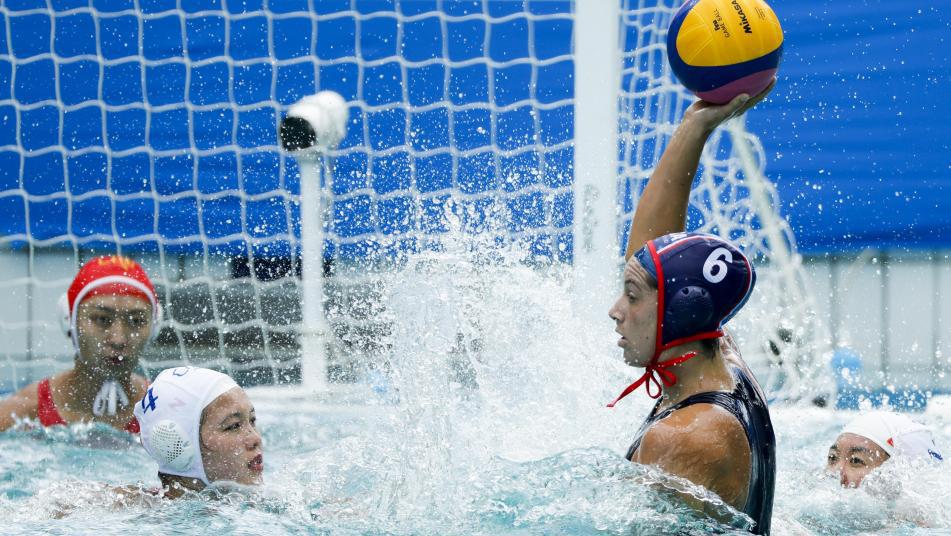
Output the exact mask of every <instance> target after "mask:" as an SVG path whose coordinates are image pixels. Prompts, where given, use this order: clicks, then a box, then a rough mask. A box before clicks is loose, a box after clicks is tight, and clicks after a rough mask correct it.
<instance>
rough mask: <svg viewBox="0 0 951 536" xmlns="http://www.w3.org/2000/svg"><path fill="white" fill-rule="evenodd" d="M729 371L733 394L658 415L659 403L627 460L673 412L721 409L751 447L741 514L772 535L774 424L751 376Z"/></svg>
mask: <svg viewBox="0 0 951 536" xmlns="http://www.w3.org/2000/svg"><path fill="white" fill-rule="evenodd" d="M730 370H731V371H732V373H733V377H734V378H735V379H736V387H735V388H734V389H733V392H731V393H725V392H709V393H699V394H696V395H693V396H691V397H688V398H686V399H684V400H682V401H680V402H679V403H677V404H675V405H674V406H671V407H670V408H667V409H665V410H664V411H662V412H660V413H657V407H658V405H660V402H658V403H657V405H655V406H654V409H653V410H651V412H650V415H648V416H647V420H645V421H644V424H642V425H641V428H640V429H639V430H638V431H637V435H635V437H634V443H632V444H631V448H630V449H628V451H627V456H626V457H627V459H628V460H631V459H632V458H633V457H634V453H635V452H637V448H638V447H639V446H640V445H641V439H643V437H644V434H645V433H647V430H648V429H649V428H650V427H651V426H652V425H653V424H654V423H655V422H657V421H659V420H661V419H664V418H665V417H667V416H669V415H670V414H671V413H673V412H674V411H677V410H678V409H681V408H685V407H687V406H692V405H693V404H713V405H716V406H720V407H721V408H723V409H725V410H727V411H729V412H730V413H732V414H733V416H734V417H736V420H738V421H740V424H741V425H742V426H743V430H744V431H745V432H746V440H747V441H748V442H749V445H750V463H751V467H750V483H749V488H748V489H749V491H748V492H747V497H746V505H745V506H744V507H743V509H742V511H743V513H745V514H746V515H748V516H750V517H751V518H753V521H755V522H756V526H755V527H753V529H752V532H753V533H754V534H769V522H770V517H771V516H772V513H773V490H774V488H775V484H776V438H775V436H774V435H773V425H772V423H771V422H770V420H769V409H768V408H767V407H766V399H765V397H764V396H763V393H762V392H761V391H760V389H759V387H758V386H757V385H756V383H755V382H754V381H753V380H752V378H750V376H749V374H747V373H746V371H745V370H743V369H741V368H739V367H736V366H734V365H730Z"/></svg>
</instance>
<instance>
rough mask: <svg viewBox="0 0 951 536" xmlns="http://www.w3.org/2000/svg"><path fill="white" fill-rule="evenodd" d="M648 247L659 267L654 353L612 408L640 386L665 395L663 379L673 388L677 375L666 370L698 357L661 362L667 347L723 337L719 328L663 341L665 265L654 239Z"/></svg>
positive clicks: (649, 392) (690, 354)
mask: <svg viewBox="0 0 951 536" xmlns="http://www.w3.org/2000/svg"><path fill="white" fill-rule="evenodd" d="M647 250H648V251H649V252H650V254H651V259H653V261H654V268H655V269H656V270H657V334H656V336H655V338H654V355H653V357H651V360H650V362H649V363H648V364H647V366H646V367H644V369H645V370H644V374H642V375H641V377H640V378H638V379H637V380H636V381H635V382H634V383H632V384H631V385H628V386H627V389H624V391H623V392H622V393H621V395H620V396H618V397H617V398H615V399H614V402H611V403H610V404H608V407H609V408H613V407H614V405H615V404H617V403H618V402H620V401H621V399H622V398H624V397H625V396H627V395H629V394H631V393H633V392H634V391H635V390H636V389H637V388H638V387H640V386H641V385H646V387H645V389H646V390H647V396H649V397H651V398H654V399H656V398H660V395H662V394H663V392H664V390H663V387H662V386H661V382H663V384H664V386H667V387H672V386H673V385H674V384H675V383H677V375H676V374H674V373H673V372H671V371H669V370H667V369H668V368H670V367H673V366H675V365H679V364H681V363H683V362H684V361H687V360H689V359H692V358H694V357H696V356H697V352H687V353H686V354H683V355H680V356H677V357H673V358H671V359H668V360H666V361H658V359H660V354H661V353H662V352H664V351H665V350H667V349H669V348H673V347H674V346H679V345H681V344H686V343H688V342H693V341H699V340H701V339H714V338H717V337H722V336H723V331H721V330H717V331H713V332H707V333H698V334H697V335H693V336H690V337H684V338H681V339H675V340H672V341H670V342H668V343H666V344H665V343H663V340H664V310H665V309H664V267H663V266H662V265H661V262H660V255H658V254H657V247H656V246H655V245H654V241H653V240H650V241H648V242H647ZM657 376H660V380H658V379H657ZM651 387H654V388H656V389H657V390H656V391H654V390H653V389H651Z"/></svg>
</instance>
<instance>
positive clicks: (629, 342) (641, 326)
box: [608, 257, 657, 367]
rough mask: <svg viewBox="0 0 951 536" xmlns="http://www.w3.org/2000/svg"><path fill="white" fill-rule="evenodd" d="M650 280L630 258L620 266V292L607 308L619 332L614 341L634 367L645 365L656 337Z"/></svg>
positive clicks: (652, 350) (652, 352) (654, 297)
mask: <svg viewBox="0 0 951 536" xmlns="http://www.w3.org/2000/svg"><path fill="white" fill-rule="evenodd" d="M650 279H651V277H650V274H648V273H647V271H646V270H644V267H643V266H641V264H640V263H639V262H637V260H636V259H635V258H634V257H631V258H630V259H629V260H628V261H627V265H626V266H625V267H624V291H623V292H622V293H621V296H620V297H619V298H618V299H617V301H616V302H614V306H613V307H611V310H610V311H608V315H610V317H611V319H613V320H614V323H615V324H616V325H617V328H616V330H615V331H617V333H618V334H619V335H621V339H620V340H619V341H618V343H617V344H618V346H620V347H621V348H624V361H625V362H626V363H627V364H628V365H631V366H634V367H644V366H647V364H648V363H649V362H650V359H651V357H652V356H653V354H654V341H655V340H656V339H657V289H656V288H654V287H653V285H651V283H650Z"/></svg>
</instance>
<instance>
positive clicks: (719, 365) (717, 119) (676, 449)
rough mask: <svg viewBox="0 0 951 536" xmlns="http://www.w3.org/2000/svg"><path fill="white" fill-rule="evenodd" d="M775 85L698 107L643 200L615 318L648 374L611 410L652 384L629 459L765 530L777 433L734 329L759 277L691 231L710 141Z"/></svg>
mask: <svg viewBox="0 0 951 536" xmlns="http://www.w3.org/2000/svg"><path fill="white" fill-rule="evenodd" d="M774 83H775V82H774ZM772 86H773V84H770V86H769V87H767V88H766V90H764V91H763V92H762V93H761V94H759V95H756V96H754V97H752V98H750V97H749V96H747V95H741V96H739V97H737V98H735V99H733V101H731V102H730V103H728V104H725V105H713V104H710V103H707V102H704V101H697V102H695V103H694V104H692V105H691V106H690V108H688V109H687V111H686V113H685V114H684V118H683V120H682V121H681V124H680V125H679V127H678V128H677V131H676V133H675V134H674V136H673V138H672V139H671V141H670V143H669V145H668V146H667V148H666V149H665V151H664V154H663V156H662V157H661V160H660V162H659V163H658V165H657V168H656V169H655V170H654V173H653V175H652V176H651V178H650V180H649V181H648V184H647V186H646V187H645V189H644V193H643V194H642V196H641V199H640V201H639V202H638V205H637V211H636V212H635V214H634V221H633V222H632V224H631V232H630V235H629V239H628V248H627V255H626V258H627V264H626V266H625V268H624V291H623V294H622V295H621V297H620V298H619V299H618V300H617V302H616V303H615V304H614V306H613V307H612V308H611V310H610V312H609V314H610V316H611V318H612V319H613V320H614V322H615V324H616V326H617V330H616V331H617V332H618V334H620V335H621V339H620V340H619V341H618V345H619V346H621V347H622V348H623V349H624V359H625V361H626V362H627V363H628V364H629V365H631V366H634V367H638V368H643V369H644V373H643V375H642V376H641V377H640V378H638V379H637V380H636V381H635V382H634V383H632V384H631V385H630V386H628V388H627V389H625V390H624V391H623V392H622V393H621V395H620V396H619V397H618V398H617V399H616V400H615V401H614V402H612V403H611V404H610V406H612V407H613V406H614V404H616V403H617V402H618V401H619V400H620V399H621V398H623V397H624V396H626V395H628V394H630V393H631V392H633V391H635V390H636V389H638V388H640V387H642V386H643V387H644V389H645V390H646V391H647V393H648V395H649V396H651V397H652V398H656V399H657V403H656V405H655V406H654V408H653V409H652V410H651V412H650V414H649V415H648V416H647V419H646V420H645V422H644V424H643V425H642V426H641V428H640V429H639V430H638V431H637V432H636V433H635V435H634V438H633V443H632V444H631V447H630V449H629V450H628V453H627V458H628V459H629V460H631V461H633V462H638V463H642V464H645V465H655V466H658V467H660V468H661V469H663V470H664V471H666V472H668V473H670V474H673V475H676V476H679V477H682V478H685V479H687V480H690V481H691V482H693V483H694V484H698V485H701V486H703V487H705V488H707V489H709V490H711V491H713V492H715V493H716V494H717V495H719V496H720V498H722V499H723V500H724V501H725V502H727V503H728V504H730V505H732V506H733V507H734V508H736V509H737V510H739V511H741V512H744V513H746V514H747V515H749V516H750V517H751V518H752V519H753V521H754V523H755V525H754V526H753V527H752V528H751V530H752V531H753V532H755V533H756V534H768V533H769V530H770V517H771V515H772V508H773V491H774V487H775V472H776V454H775V437H774V434H773V429H772V424H771V422H770V418H769V410H768V408H767V406H766V400H765V397H764V396H763V393H762V391H761V389H760V387H759V385H758V383H757V382H756V379H755V378H754V377H753V374H752V373H751V372H750V371H749V369H748V368H747V367H746V364H745V363H744V362H743V360H742V358H741V357H740V354H739V350H738V348H737V347H736V345H735V344H733V341H732V340H731V339H730V338H729V336H728V335H727V334H726V333H725V332H724V329H723V325H724V324H725V323H726V322H727V321H728V320H729V319H730V318H731V317H732V316H733V315H734V314H735V313H736V312H737V311H739V309H740V308H741V307H742V306H743V304H744V303H745V302H746V300H747V298H748V297H749V295H750V293H751V292H752V291H753V287H754V285H755V282H756V275H755V272H754V270H753V268H752V266H751V265H750V263H749V260H748V259H747V258H746V256H745V255H743V253H742V252H741V251H740V250H738V249H737V248H736V247H735V246H733V245H732V244H730V243H729V242H727V241H725V240H722V239H720V238H719V237H716V236H712V235H704V234H698V233H684V232H683V230H684V227H685V224H686V215H687V205H688V200H689V195H690V187H691V184H692V182H693V178H694V175H695V174H696V172H697V167H698V165H699V161H700V155H701V153H702V151H703V147H704V145H705V143H706V140H707V138H708V137H709V136H710V134H711V133H712V132H713V130H714V129H715V128H716V127H717V126H718V125H720V124H721V123H722V122H723V121H726V120H727V119H729V118H730V117H733V116H736V115H739V114H742V113H744V112H745V111H746V110H748V109H749V108H751V107H752V106H753V105H755V104H756V103H757V102H759V101H760V100H761V99H763V98H764V97H765V96H766V94H767V93H769V91H770V90H772ZM685 499H686V500H688V502H691V499H689V498H685ZM695 506H696V507H698V508H701V509H703V508H704V505H703V504H696V505H695Z"/></svg>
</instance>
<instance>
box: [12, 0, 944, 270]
mask: <svg viewBox="0 0 951 536" xmlns="http://www.w3.org/2000/svg"><path fill="white" fill-rule="evenodd" d="M176 4H180V5H181V7H182V9H183V11H184V12H185V16H184V17H182V16H180V14H179V13H173V12H170V11H168V10H170V9H173V8H175V7H176ZM262 4H263V2H262V1H260V0H258V1H253V0H247V1H245V2H228V7H227V8H228V9H229V10H231V12H232V18H231V21H230V26H228V25H229V22H227V21H226V19H225V17H224V14H223V13H214V12H213V11H214V10H221V9H223V7H222V5H221V3H220V2H219V1H216V0H182V1H181V2H175V1H172V0H140V1H139V2H138V4H137V5H138V6H139V7H140V8H141V11H142V13H143V14H144V15H145V17H144V18H143V19H142V23H141V25H140V20H139V18H138V17H137V16H135V15H134V14H133V13H131V12H129V11H128V10H130V9H133V8H135V7H136V4H134V3H133V2H132V1H131V0H95V1H93V2H92V5H93V7H94V8H95V9H96V10H97V13H98V20H97V19H96V18H95V17H96V15H94V13H93V12H90V10H89V9H88V7H89V3H88V2H87V1H86V0H54V1H52V2H51V5H52V6H53V8H54V11H53V12H52V13H51V12H48V11H45V7H46V5H47V4H46V2H41V1H38V0H36V1H33V0H7V1H6V2H5V3H4V7H3V8H2V9H0V27H2V28H4V30H3V31H2V32H0V235H3V236H5V237H7V238H6V241H7V242H10V243H18V242H19V243H22V242H23V241H24V240H27V239H30V240H38V241H46V243H54V242H57V241H60V240H63V241H66V242H68V241H69V240H76V241H79V242H81V243H82V244H84V245H85V246H87V247H89V246H96V245H99V246H102V247H110V244H111V243H113V242H121V243H122V244H123V245H124V247H126V248H136V247H138V248H143V249H155V248H158V247H163V248H165V249H166V250H184V251H189V250H196V249H201V248H203V247H209V248H210V250H211V251H221V252H223V253H227V254H238V253H241V252H245V251H247V249H248V248H249V247H250V248H251V249H252V250H254V251H255V252H256V253H258V254H272V255H273V254H276V255H282V254H287V253H288V252H289V251H290V248H292V247H293V244H292V241H289V240H288V233H290V232H294V233H296V232H297V228H296V227H297V224H298V214H297V210H298V209H297V207H296V205H294V203H293V202H292V201H291V199H290V195H292V194H295V193H296V192H297V191H298V184H297V182H296V181H297V178H296V173H295V172H294V163H293V161H290V160H289V161H287V162H286V163H285V162H284V161H283V160H282V156H281V155H280V152H279V151H278V148H277V141H276V128H277V124H278V121H279V119H280V114H281V112H282V111H283V109H284V107H286V106H287V105H289V104H291V103H293V102H295V101H296V100H298V99H299V98H300V97H302V96H304V95H308V94H312V93H314V92H316V91H318V90H320V89H333V90H335V91H338V92H340V93H341V94H343V95H344V97H345V98H346V99H347V100H361V101H363V102H365V103H366V105H367V106H366V108H364V109H361V108H357V107H354V108H352V109H351V112H352V121H351V124H350V125H349V135H348V137H347V139H346V140H345V141H344V143H343V144H342V148H343V149H344V154H342V155H341V157H340V158H339V159H338V162H337V179H336V181H335V184H334V194H335V195H336V196H337V197H338V199H337V202H336V203H335V206H334V209H333V213H334V223H333V225H334V231H335V232H336V233H337V235H338V236H340V237H344V238H349V237H357V236H360V235H361V234H363V233H379V234H382V235H386V236H391V237H394V238H395V240H396V241H397V242H398V241H399V237H400V236H401V235H403V234H405V233H407V232H409V231H410V230H412V229H413V228H415V227H419V228H421V229H425V230H429V231H432V232H440V231H442V230H445V228H446V222H445V215H444V213H443V211H442V209H441V203H442V202H443V201H444V200H445V199H446V198H447V197H448V194H446V188H449V187H452V188H454V189H456V190H458V191H461V192H463V193H465V194H479V193H480V192H485V191H490V190H494V191H500V192H502V193H503V195H502V197H503V199H504V202H505V204H506V207H507V209H508V211H509V213H510V215H511V217H510V221H509V224H508V226H509V230H510V231H512V232H518V233H526V232H527V233H528V234H529V235H530V236H533V237H534V246H535V247H536V249H538V250H539V251H540V252H542V253H548V254H552V255H555V256H560V257H568V256H570V247H568V246H570V226H571V193H570V189H569V186H570V182H571V176H572V169H571V162H572V156H573V155H572V152H571V146H570V140H571V137H572V126H571V125H572V120H573V118H572V116H573V108H572V106H571V103H570V99H571V98H572V94H573V90H572V62H571V60H570V58H569V57H567V55H568V54H569V53H570V43H571V20H570V18H569V17H568V13H569V12H570V7H569V5H568V4H567V3H566V2H528V3H527V4H526V5H523V4H521V3H518V2H490V3H489V10H490V13H489V15H491V16H492V17H496V18H497V17H508V16H509V15H515V16H514V18H503V19H496V20H493V21H492V22H490V23H485V22H482V21H478V20H473V19H467V18H466V16H467V15H470V14H473V13H476V12H479V11H480V10H481V3H480V2H474V3H473V2H458V3H455V2H454V3H446V4H445V5H444V6H443V9H444V10H445V13H446V14H447V15H450V16H451V17H453V18H452V19H451V20H450V22H449V23H448V24H447V28H448V33H447V35H446V36H444V35H443V34H442V27H441V25H440V22H441V19H440V18H439V17H437V16H436V14H435V13H432V15H433V16H431V17H422V18H420V19H419V20H414V21H413V22H412V23H409V24H406V25H405V26H404V28H403V39H402V43H403V45H402V46H399V39H397V26H396V24H395V19H393V18H392V17H386V16H371V17H369V18H367V16H369V15H374V14H375V15H379V14H380V13H381V10H388V9H392V7H391V6H389V4H388V3H386V2H356V6H357V9H358V11H360V12H361V13H362V17H361V18H363V20H362V21H361V22H360V23H359V24H357V21H356V18H355V17H354V16H353V14H352V13H347V10H348V9H350V2H330V1H327V2H324V1H322V2H319V3H317V4H316V5H317V9H319V10H320V13H319V16H318V19H317V22H316V24H314V25H312V24H311V21H310V20H309V19H308V18H304V17H293V16H291V17H283V16H282V13H292V12H294V11H297V10H301V9H306V7H307V2H306V1H303V0H282V1H281V2H271V3H270V5H269V8H270V9H271V10H272V11H273V12H276V14H277V16H276V17H275V18H273V20H272V21H271V22H272V24H269V20H268V18H266V17H264V16H263V15H260V14H255V13H254V11H255V10H257V9H260V8H261V6H262ZM774 4H775V5H774V8H775V9H776V11H777V14H778V15H779V17H780V19H781V20H782V21H783V24H784V29H785V32H786V44H785V60H784V63H783V65H782V67H781V72H780V82H779V85H778V87H777V89H776V90H775V91H774V93H773V95H772V96H771V99H770V100H769V101H768V102H766V103H764V104H762V105H761V106H760V107H759V108H758V109H756V110H754V111H753V112H751V114H750V117H749V118H748V122H747V125H748V128H749V130H751V131H753V132H755V133H758V134H760V136H761V138H762V140H763V143H764V145H765V148H766V150H767V159H768V164H767V170H766V172H767V175H768V176H769V177H770V178H771V179H772V180H774V181H775V182H776V184H777V186H778V188H779V191H780V198H781V199H782V203H783V206H782V208H781V211H782V214H783V215H784V216H786V217H787V218H788V219H789V221H790V222H791V224H792V226H793V229H794V232H795V233H796V236H797V239H798V242H799V246H800V249H801V250H802V251H804V252H816V253H818V252H839V251H851V250H858V249H864V248H868V247H882V248H902V249H906V248H907V249H933V248H946V247H949V246H951V216H949V215H948V209H949V208H951V203H949V202H948V198H949V195H948V193H947V189H948V188H949V181H951V151H949V144H951V112H949V109H948V105H947V102H946V100H947V99H946V98H945V96H946V95H948V89H947V84H948V82H949V80H948V77H949V74H948V73H949V72H951V65H949V59H948V56H949V55H948V54H947V46H948V39H949V37H951V32H949V29H951V7H948V5H946V4H944V3H939V5H931V4H930V3H927V2H923V1H918V0H913V1H908V2H902V3H893V2H885V1H871V0H870V1H861V2H859V1H846V2H815V1H805V0H788V1H785V2H783V3H781V4H780V3H778V2H774ZM436 6H437V4H436V2H434V1H433V2H428V1H418V2H403V3H402V4H401V8H400V9H401V13H402V14H403V15H404V16H416V15H422V14H426V13H430V12H431V11H432V10H434V9H436ZM526 6H527V7H526ZM37 10H39V11H37ZM70 10H72V11H70ZM206 10H212V12H210V13H200V12H203V11H206ZM550 13H556V14H559V13H560V14H561V15H562V16H561V17H556V18H554V19H551V20H540V19H535V18H534V17H532V16H527V15H526V14H528V15H539V14H550ZM97 23H98V26H99V28H98V32H97V29H96V26H97ZM226 27H227V30H228V31H227V32H226ZM529 29H531V31H529ZM97 35H98V39H97ZM226 35H227V36H228V38H227V39H226V37H225V36H226ZM315 35H316V36H319V37H318V38H316V39H315V38H314V36H315ZM486 35H489V36H490V37H491V38H490V39H486ZM183 36H184V38H183ZM140 40H141V43H142V49H141V53H140V51H139V49H138V43H139V42H140ZM444 40H445V43H444ZM444 46H445V48H446V50H448V53H449V59H450V60H451V61H450V63H440V62H433V61H431V60H433V59H434V58H437V57H440V56H441V55H442V53H443V48H444ZM51 51H53V52H55V55H50V52H51ZM312 51H316V54H317V57H318V58H319V61H318V62H315V61H314V57H313V55H312ZM226 54H227V55H229V56H230V58H231V60H233V61H232V62H231V63H230V65H229V62H224V61H218V60H216V59H215V58H216V57H219V56H221V55H226ZM357 54H359V55H360V56H361V57H362V59H363V60H364V61H368V62H370V64H369V65H368V66H365V67H364V68H363V69H362V71H361V68H360V67H359V66H358V64H357V62H356V61H353V56H355V55H357ZM530 54H534V55H535V57H536V58H538V59H540V60H542V64H541V66H536V67H534V68H533V67H531V66H530V65H529V64H528V63H527V62H525V61H522V60H524V59H525V58H527V57H528V56H529V55H530ZM95 55H99V56H101V57H103V58H105V60H106V61H105V64H104V66H102V67H101V68H100V64H99V63H97V62H96V61H95V58H93V57H92V56H95ZM183 55H185V56H187V57H188V58H189V60H190V62H188V63H185V62H182V61H178V60H175V58H180V57H182V56H183ZM485 58H488V59H489V61H486V60H485ZM167 59H171V60H172V61H163V60H167ZM397 60H399V61H397ZM156 61H159V62H160V63H154V62H156ZM57 72H58V78H57ZM361 75H362V81H361ZM533 80H534V81H535V82H534V83H533ZM100 86H101V89H100ZM57 99H59V101H61V103H62V105H65V109H64V108H63V107H62V106H57V105H56V100H57ZM186 103H187V104H188V105H189V106H186ZM404 103H406V104H408V105H409V106H410V107H406V106H404V105H403V104H404ZM489 103H492V104H493V105H494V106H495V107H496V109H492V108H491V106H489ZM146 105H148V107H147V106H146ZM498 107H503V108H502V110H498V109H497V108H498ZM189 123H191V125H192V130H193V133H194V136H193V137H192V136H190V134H189V129H188V128H187V125H188V124H189ZM535 139H537V140H538V142H537V143H536V142H535V141H534V140H535ZM448 144H452V145H454V146H455V148H456V149H457V150H458V151H463V152H464V154H462V155H453V154H450V153H448V152H438V151H437V150H436V149H437V148H439V147H445V146H446V145H448ZM143 147H148V148H149V150H148V151H145V150H143ZM496 148H501V149H502V150H503V151H509V152H507V153H506V154H504V155H503V156H499V155H498V154H497V152H496V151H495V149H496ZM110 154H111V156H109V155H110ZM110 159H111V162H110ZM283 165H286V166H287V171H288V172H286V173H284V174H281V173H279V170H280V169H281V167H282V166H283ZM110 166H111V171H108V172H107V171H106V170H107V169H109V168H110ZM410 168H415V169H416V170H417V178H416V180H415V182H414V183H412V184H411V183H410V180H409V172H408V170H409V169H410ZM453 169H457V170H458V173H457V174H456V175H455V177H456V178H455V179H454V178H453V175H452V173H451V171H452V170H453ZM513 177H514V178H515V179H514V180H512V178H513ZM107 181H108V184H107ZM408 186H412V187H413V188H415V190H416V193H417V194H419V195H420V197H421V201H420V206H419V207H416V206H415V205H414V204H415V201H414V198H413V197H412V196H411V195H402V194H399V193H395V192H397V191H398V190H399V189H402V188H406V187H408ZM107 187H108V188H107ZM546 188H554V189H555V193H554V194H545V193H544V190H545V189H546ZM67 196H69V198H68V197H67ZM466 204H467V207H466V208H467V209H469V210H470V211H471V213H472V214H474V215H473V216H471V217H470V218H469V219H468V220H467V222H468V223H469V224H471V225H472V226H478V224H479V221H480V220H481V219H483V218H484V216H485V211H486V210H487V209H488V207H487V204H486V203H485V202H484V201H479V200H477V199H475V198H474V197H473V198H470V199H469V200H467V201H466ZM104 215H105V216H104ZM244 236H247V237H248V240H247V241H246V240H245V239H244V238H243V237H244ZM70 237H72V238H70ZM209 244H210V246H209ZM404 245H405V244H404ZM409 245H410V246H411V245H412V244H409ZM558 246H561V247H558ZM334 247H338V248H341V249H346V248H349V251H335V250H334V249H333V248H331V250H330V251H329V254H338V253H343V254H354V255H359V254H362V253H363V252H365V251H366V247H367V244H365V243H360V242H346V243H344V244H342V245H334Z"/></svg>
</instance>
